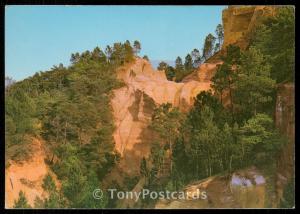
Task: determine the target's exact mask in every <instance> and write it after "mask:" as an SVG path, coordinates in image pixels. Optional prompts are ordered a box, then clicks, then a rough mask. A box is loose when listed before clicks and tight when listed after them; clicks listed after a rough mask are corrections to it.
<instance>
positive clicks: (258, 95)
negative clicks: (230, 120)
mask: <svg viewBox="0 0 300 214" xmlns="http://www.w3.org/2000/svg"><path fill="white" fill-rule="evenodd" d="M237 75H238V77H237V80H236V82H235V89H234V92H233V93H234V95H233V96H234V102H235V103H236V107H237V108H239V109H240V111H242V112H243V113H244V114H246V115H250V116H251V115H256V113H257V112H259V111H260V112H262V111H264V107H265V104H268V103H271V101H272V94H273V90H274V88H275V81H274V80H273V79H271V77H270V65H269V64H268V63H266V59H265V58H264V56H263V55H262V54H261V52H260V51H259V50H257V49H255V48H253V47H250V49H249V50H248V51H246V52H245V53H244V54H243V56H242V57H241V63H240V66H239V68H238V71H237ZM244 117H246V118H247V116H244Z"/></svg>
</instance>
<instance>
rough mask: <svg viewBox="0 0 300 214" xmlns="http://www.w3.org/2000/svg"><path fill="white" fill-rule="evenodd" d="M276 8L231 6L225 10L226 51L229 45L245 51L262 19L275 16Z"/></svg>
mask: <svg viewBox="0 0 300 214" xmlns="http://www.w3.org/2000/svg"><path fill="white" fill-rule="evenodd" d="M275 10H276V7H275V6H229V7H228V8H227V9H225V10H223V14H222V21H223V28H224V43H223V46H222V49H223V50H224V49H225V48H226V46H228V45H229V44H234V45H238V46H239V47H240V48H241V49H245V48H246V47H247V46H248V44H249V36H250V34H251V32H252V30H253V29H254V28H255V26H257V24H259V23H260V21H261V20H262V19H261V18H262V17H266V16H274V14H275Z"/></svg>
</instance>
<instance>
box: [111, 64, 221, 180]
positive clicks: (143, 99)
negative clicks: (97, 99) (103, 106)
mask: <svg viewBox="0 0 300 214" xmlns="http://www.w3.org/2000/svg"><path fill="white" fill-rule="evenodd" d="M216 65H217V64H206V63H205V64H203V65H201V66H200V68H199V69H198V70H197V71H195V72H194V73H193V75H191V76H190V77H187V78H185V80H184V81H182V82H180V83H176V82H173V81H168V80H167V78H166V76H165V74H164V72H163V71H157V70H154V69H153V68H152V66H151V64H150V63H149V62H148V61H146V60H144V59H140V58H136V60H135V62H134V63H132V64H130V65H126V66H124V67H121V68H120V69H119V70H118V78H119V79H121V80H123V82H124V83H125V86H124V87H122V88H119V89H117V90H115V91H114V97H113V99H112V100H111V105H112V109H113V115H114V123H115V127H116V129H115V132H114V140H115V144H116V150H117V151H118V152H119V153H120V154H121V156H122V158H121V160H120V163H119V165H118V166H117V167H116V169H113V170H112V172H111V174H110V175H109V177H110V178H111V177H114V179H115V180H121V179H122V178H121V177H122V176H119V175H120V171H122V172H123V173H126V174H128V175H136V174H138V173H139V166H140V161H141V159H142V158H143V157H147V156H148V155H149V152H150V148H151V143H152V142H153V141H154V140H155V138H156V137H157V136H155V133H153V131H152V130H151V129H149V128H148V125H149V122H150V120H151V115H152V113H153V110H154V108H155V107H156V106H157V105H160V104H163V103H171V104H172V105H173V106H174V107H178V108H179V109H180V110H182V111H188V110H189V109H190V108H191V106H192V105H193V102H194V97H195V96H196V95H197V94H198V93H199V92H200V91H203V90H209V89H210V78H211V77H212V75H213V74H214V72H215V70H216ZM117 171H119V172H118V173H117ZM118 178H119V179H118Z"/></svg>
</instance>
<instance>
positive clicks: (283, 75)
mask: <svg viewBox="0 0 300 214" xmlns="http://www.w3.org/2000/svg"><path fill="white" fill-rule="evenodd" d="M251 45H253V46H255V47H256V48H257V49H259V50H260V51H261V52H262V53H263V54H264V55H265V56H266V57H267V60H268V61H269V62H270V65H271V77H272V78H273V79H274V80H276V82H277V83H280V82H285V81H291V82H293V81H294V76H295V7H293V6H281V7H279V8H278V10H277V13H276V16H275V17H270V18H267V19H266V20H264V22H263V24H262V25H260V26H258V27H257V29H256V30H255V32H254V33H253V35H252V42H251Z"/></svg>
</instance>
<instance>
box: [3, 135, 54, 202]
mask: <svg viewBox="0 0 300 214" xmlns="http://www.w3.org/2000/svg"><path fill="white" fill-rule="evenodd" d="M32 147H33V151H35V153H34V154H33V156H32V157H31V158H30V159H29V160H27V161H26V162H23V163H15V162H10V166H9V167H8V168H7V169H5V207H6V208H12V207H13V205H14V201H15V200H17V199H18V198H19V192H20V191H23V192H25V196H26V198H27V200H28V203H29V204H30V205H31V206H32V207H33V205H34V200H35V198H36V197H37V196H38V197H40V198H45V197H47V193H46V192H44V190H43V188H42V183H43V178H44V177H45V175H47V174H48V173H49V172H50V169H49V168H48V166H47V165H46V164H45V162H44V158H45V152H44V150H43V146H42V142H41V141H40V140H38V139H33V142H32ZM54 178H55V177H54Z"/></svg>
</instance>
